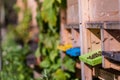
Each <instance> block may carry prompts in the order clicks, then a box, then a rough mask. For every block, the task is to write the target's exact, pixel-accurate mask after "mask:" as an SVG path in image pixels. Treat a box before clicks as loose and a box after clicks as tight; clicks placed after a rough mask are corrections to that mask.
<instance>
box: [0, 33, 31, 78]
mask: <svg viewBox="0 0 120 80" xmlns="http://www.w3.org/2000/svg"><path fill="white" fill-rule="evenodd" d="M14 38H15V37H14V35H13V33H12V32H8V33H7V35H6V40H5V41H3V42H2V49H3V69H2V71H1V75H0V77H1V79H2V80H33V79H32V76H30V75H31V73H32V70H30V69H29V68H28V67H27V65H26V64H25V58H26V55H27V53H28V52H29V47H28V46H27V45H26V46H24V47H22V46H21V45H19V44H17V43H16V42H15V41H14Z"/></svg>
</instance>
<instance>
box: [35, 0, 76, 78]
mask: <svg viewBox="0 0 120 80" xmlns="http://www.w3.org/2000/svg"><path fill="white" fill-rule="evenodd" d="M64 1H65V0H64ZM37 3H38V5H40V3H39V2H37ZM62 4H63V2H61V0H44V2H43V4H42V7H41V6H38V9H37V13H38V14H37V22H38V25H39V29H40V34H39V40H40V41H39V47H38V49H37V50H36V53H35V54H36V57H38V56H42V57H43V60H42V62H41V63H40V67H41V68H42V69H43V71H42V73H43V75H44V74H46V77H45V76H43V77H41V79H40V80H48V79H49V80H68V79H70V78H71V77H70V76H71V75H70V74H69V73H67V72H66V71H69V72H72V73H74V72H75V61H73V60H72V59H71V58H70V57H68V56H66V57H65V58H64V60H63V62H62V60H61V58H60V53H59V51H58V49H57V46H58V44H59V28H60V20H59V19H60V18H59V11H60V7H61V6H62V7H63V6H65V4H63V5H62ZM61 66H64V68H65V70H66V71H64V70H62V69H61ZM45 71H46V73H44V72H45Z"/></svg>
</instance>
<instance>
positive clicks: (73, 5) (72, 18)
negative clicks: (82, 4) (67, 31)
mask: <svg viewBox="0 0 120 80" xmlns="http://www.w3.org/2000/svg"><path fill="white" fill-rule="evenodd" d="M78 9H79V6H78V0H67V24H79V10H78Z"/></svg>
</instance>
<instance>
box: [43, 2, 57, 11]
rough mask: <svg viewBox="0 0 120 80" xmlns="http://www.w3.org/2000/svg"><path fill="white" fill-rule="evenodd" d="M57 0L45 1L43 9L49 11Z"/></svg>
mask: <svg viewBox="0 0 120 80" xmlns="http://www.w3.org/2000/svg"><path fill="white" fill-rule="evenodd" d="M54 1H55V0H44V2H43V5H42V8H43V10H46V9H49V8H50V7H52V6H53V3H54Z"/></svg>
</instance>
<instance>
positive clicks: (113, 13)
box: [60, 0, 120, 80]
mask: <svg viewBox="0 0 120 80" xmlns="http://www.w3.org/2000/svg"><path fill="white" fill-rule="evenodd" d="M60 35H61V44H72V47H79V48H80V49H81V52H80V53H81V54H80V57H79V58H80V61H81V63H79V66H80V69H81V75H80V76H82V79H81V80H93V77H97V78H99V79H101V80H120V1H119V0H67V8H66V9H61V34H60ZM62 55H63V54H62Z"/></svg>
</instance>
